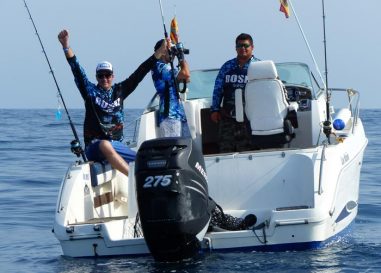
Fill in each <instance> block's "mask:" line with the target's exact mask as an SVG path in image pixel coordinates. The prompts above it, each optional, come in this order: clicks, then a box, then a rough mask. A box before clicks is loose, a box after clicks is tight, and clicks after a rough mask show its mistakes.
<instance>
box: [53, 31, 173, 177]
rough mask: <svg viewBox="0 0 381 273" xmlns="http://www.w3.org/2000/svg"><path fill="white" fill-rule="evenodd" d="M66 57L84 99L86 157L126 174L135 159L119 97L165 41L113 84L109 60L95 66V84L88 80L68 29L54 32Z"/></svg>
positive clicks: (124, 95) (134, 83) (132, 86)
mask: <svg viewBox="0 0 381 273" xmlns="http://www.w3.org/2000/svg"><path fill="white" fill-rule="evenodd" d="M58 40H59V42H60V43H61V45H62V47H63V50H64V53H65V56H66V59H67V61H68V63H69V65H70V67H71V70H72V72H73V75H74V80H75V83H76V85H77V87H78V89H79V91H80V93H81V96H82V98H83V100H84V101H85V108H86V114H85V121H84V126H83V129H84V133H83V135H84V141H85V152H86V156H87V158H88V159H89V160H93V161H102V160H105V159H106V160H108V161H109V162H110V164H111V165H112V166H113V167H114V168H115V169H117V170H119V171H120V172H122V173H124V174H125V175H128V162H131V161H133V160H135V156H136V153H135V152H134V151H133V150H131V149H130V148H128V147H127V146H126V145H124V144H123V143H122V142H121V141H122V140H123V121H124V112H123V101H124V99H126V98H127V96H128V95H130V94H131V93H132V91H134V90H135V88H136V87H137V86H138V84H139V83H140V82H141V81H142V80H143V78H144V77H145V75H146V74H147V73H148V72H149V71H150V69H151V68H152V67H153V66H154V65H155V63H156V61H157V60H158V59H160V58H161V56H162V55H163V54H165V53H166V50H167V49H166V48H165V45H163V46H162V47H160V48H158V50H156V52H155V54H153V55H152V56H150V57H149V58H148V59H147V60H146V61H144V62H143V63H142V64H141V65H140V66H139V67H138V68H137V69H136V70H135V72H134V73H132V74H131V75H130V77H129V78H127V79H126V80H124V81H122V82H120V83H116V84H113V79H114V70H113V67H112V65H111V63H109V62H106V61H104V62H101V63H99V64H98V65H97V67H96V79H97V84H94V83H92V82H90V81H89V80H88V78H87V76H86V74H85V71H84V69H83V68H82V67H81V66H80V64H79V62H78V60H77V57H76V56H75V55H74V52H73V50H72V49H71V47H70V46H69V32H68V31H67V30H62V31H61V32H60V33H59V34H58Z"/></svg>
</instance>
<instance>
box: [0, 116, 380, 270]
mask: <svg viewBox="0 0 381 273" xmlns="http://www.w3.org/2000/svg"><path fill="white" fill-rule="evenodd" d="M69 112H70V115H71V118H72V120H73V122H74V124H75V126H76V129H77V131H78V134H79V136H80V138H81V141H82V126H81V125H82V118H83V111H82V110H70V111H69ZM140 112H141V110H130V111H127V112H126V120H127V121H126V124H127V128H126V132H125V134H126V138H127V139H129V138H131V137H132V133H133V128H134V124H135V123H134V120H135V119H136V118H137V117H138V115H139V114H140ZM360 116H361V118H362V121H363V123H364V126H365V130H366V133H367V137H368V139H369V145H368V147H367V150H366V152H365V156H364V161H363V169H362V175H361V185H360V206H359V214H358V216H357V218H356V220H355V222H354V223H353V224H352V225H351V229H350V232H349V234H348V235H347V236H345V237H344V238H342V239H341V240H340V241H337V242H335V243H333V244H332V245H330V246H329V247H326V248H323V249H319V250H308V251H298V252H274V253H271V252H232V253H208V254H204V255H202V256H200V257H197V259H193V260H190V261H186V262H182V263H175V264H161V263H156V262H155V261H154V260H153V258H152V257H150V256H145V257H133V258H131V257H127V258H126V257H118V258H81V259H78V258H76V259H73V258H67V257H64V256H62V251H61V247H60V245H59V243H58V241H57V240H56V238H55V237H54V235H53V233H52V232H51V229H52V226H53V219H54V209H55V203H56V198H57V195H58V191H59V187H60V184H61V179H62V177H63V175H64V174H65V171H66V169H67V167H68V166H69V164H70V163H71V162H73V161H74V160H75V156H74V155H73V154H72V153H71V152H70V141H71V140H72V139H73V134H72V132H71V129H70V126H69V125H68V121H67V118H66V115H65V114H63V117H62V120H56V119H55V110H52V109H50V110H49V109H44V110H9V109H0V124H1V128H0V155H1V156H0V272H4V273H13V272H17V273H20V272H38V273H45V272H49V273H61V272H62V273H63V272H65V273H86V272H91V273H97V272H110V273H111V272H112V273H114V272H115V273H117V272H171V273H174V272H290V273H291V272H292V273H295V272H329V273H336V272H381V218H380V217H381V188H380V186H381V163H380V160H379V155H380V153H381V133H380V132H381V122H380V116H381V110H378V109H377V110H374V109H372V110H362V111H361V113H360Z"/></svg>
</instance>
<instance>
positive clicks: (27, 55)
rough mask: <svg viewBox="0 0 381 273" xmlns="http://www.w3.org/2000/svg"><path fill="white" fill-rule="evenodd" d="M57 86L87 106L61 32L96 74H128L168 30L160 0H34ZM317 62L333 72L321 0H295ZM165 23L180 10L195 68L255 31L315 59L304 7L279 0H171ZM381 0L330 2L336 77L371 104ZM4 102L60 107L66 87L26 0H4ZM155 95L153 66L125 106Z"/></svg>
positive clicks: (272, 54) (276, 55)
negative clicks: (109, 67)
mask: <svg viewBox="0 0 381 273" xmlns="http://www.w3.org/2000/svg"><path fill="white" fill-rule="evenodd" d="M27 4H28V7H29V9H30V11H31V13H32V16H33V19H34V22H35V24H36V26H37V29H38V33H39V35H40V38H41V40H42V42H43V45H44V48H45V51H46V53H47V55H48V59H49V62H50V64H51V66H52V68H53V72H54V75H55V77H56V79H57V82H58V86H59V88H60V90H61V93H62V95H63V98H64V100H65V104H66V106H67V107H68V108H83V101H82V99H81V96H80V95H79V92H78V90H77V88H76V86H75V84H74V81H73V76H72V74H71V71H70V68H69V66H68V64H67V62H66V60H65V57H64V54H63V51H62V48H61V45H60V43H59V42H58V40H57V34H58V32H59V31H60V30H62V29H64V28H65V29H68V30H69V33H70V45H71V48H72V49H73V50H74V53H75V54H76V55H77V57H78V59H79V61H80V63H81V65H82V66H83V67H84V68H85V70H86V72H87V75H88V77H89V79H90V80H91V81H94V82H95V67H96V65H97V63H98V62H100V61H103V60H108V61H110V62H111V63H112V64H113V66H114V72H115V81H116V82H118V81H122V80H124V79H125V78H127V77H128V76H129V75H130V74H131V73H132V72H133V71H134V70H135V69H136V68H137V67H138V66H139V65H140V63H142V62H143V61H144V60H145V59H147V58H148V57H149V56H150V55H151V54H152V53H153V47H154V44H155V43H156V41H157V40H159V39H161V38H162V37H163V23H162V16H161V12H160V5H159V0H135V1H132V0H128V1H127V0H108V1H99V0H65V1H57V0H50V1H42V0H27ZM292 4H293V6H294V8H295V11H296V14H297V16H298V18H299V21H300V23H301V26H302V28H303V30H304V33H305V35H306V37H307V39H308V42H309V45H310V47H311V49H312V51H313V54H314V56H315V59H316V60H317V64H318V66H319V68H320V70H321V72H322V73H323V75H324V69H325V68H324V67H325V66H324V50H323V28H322V9H321V6H322V1H321V0H292ZM162 7H163V13H164V19H165V24H166V26H167V30H168V31H169V28H170V20H171V19H172V17H173V16H174V15H176V18H177V21H178V24H179V36H180V40H181V41H182V42H183V43H184V45H185V47H186V48H189V49H190V54H189V55H186V58H187V61H188V63H189V66H190V68H191V70H195V69H206V68H219V67H221V65H222V64H223V63H224V62H225V61H227V60H229V59H231V58H233V57H235V55H236V52H235V47H234V46H235V44H234V41H235V38H236V36H237V35H238V34H240V33H242V32H246V33H249V34H251V35H252V36H253V38H254V45H255V49H254V55H255V56H256V57H258V58H260V59H262V60H274V61H275V62H288V61H297V62H305V63H307V64H308V65H309V66H310V67H311V68H314V64H313V62H312V59H311V57H310V54H309V52H308V50H307V47H306V45H305V42H304V40H303V37H302V35H301V32H300V30H299V27H298V25H297V23H296V19H295V14H293V13H292V14H291V15H290V18H289V19H286V18H285V16H284V14H283V13H281V12H280V11H279V1H278V0H187V1H185V0H162ZM380 12H381V1H380V0H363V1H347V0H334V1H332V0H331V1H329V0H327V1H325V13H326V37H327V60H328V69H327V71H328V85H329V87H332V88H333V87H337V88H354V89H356V90H358V91H359V92H360V94H361V106H362V108H381V99H380V97H381V88H380V84H379V82H378V80H379V78H380V74H381V73H380V72H381V71H380V70H381V69H380V63H381V54H380V48H381V47H380V45H381V33H380V26H381V16H380ZM0 36H1V45H0V49H1V50H0V60H1V63H0V75H2V79H1V83H2V84H1V86H0V92H1V99H0V108H57V107H58V97H57V88H56V85H55V83H54V80H53V77H52V75H51V73H50V69H49V67H48V64H47V61H46V59H45V56H44V55H43V53H42V49H41V46H40V44H39V41H38V38H37V36H36V34H35V31H34V29H33V26H32V23H31V20H30V19H29V15H28V13H27V10H26V8H25V6H24V2H23V0H0ZM153 94H154V87H153V84H152V79H151V76H150V74H148V75H147V76H146V77H145V79H144V80H143V82H142V83H141V84H140V85H139V87H138V88H137V89H136V90H135V91H134V92H133V93H132V94H131V95H130V96H129V97H128V98H127V99H126V101H125V108H127V109H128V108H144V107H145V106H146V105H147V103H148V101H149V99H150V98H151V97H152V95H153Z"/></svg>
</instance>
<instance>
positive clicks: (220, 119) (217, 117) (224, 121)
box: [211, 33, 259, 153]
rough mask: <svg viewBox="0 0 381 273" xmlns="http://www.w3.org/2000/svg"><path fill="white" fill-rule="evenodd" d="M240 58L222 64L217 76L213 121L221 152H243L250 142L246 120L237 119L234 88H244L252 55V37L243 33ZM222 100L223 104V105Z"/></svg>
mask: <svg viewBox="0 0 381 273" xmlns="http://www.w3.org/2000/svg"><path fill="white" fill-rule="evenodd" d="M235 47H236V51H237V57H236V58H234V59H231V60H229V61H227V62H226V63H224V64H223V66H222V67H221V68H220V71H219V73H218V75H217V78H216V82H215V85H214V91H213V102H212V106H211V112H212V113H211V120H212V121H213V122H216V123H219V144H220V152H221V153H225V152H236V151H243V150H244V149H245V148H247V147H248V146H249V144H250V138H249V135H248V134H247V129H246V125H245V123H239V122H237V121H236V120H235V90H236V89H239V88H240V89H244V88H245V85H246V82H247V69H248V67H249V64H250V62H255V61H259V59H257V58H256V57H254V55H253V50H254V44H253V38H252V37H251V36H250V35H249V34H246V33H241V34H240V35H238V36H237V38H236V41H235ZM221 102H222V107H221Z"/></svg>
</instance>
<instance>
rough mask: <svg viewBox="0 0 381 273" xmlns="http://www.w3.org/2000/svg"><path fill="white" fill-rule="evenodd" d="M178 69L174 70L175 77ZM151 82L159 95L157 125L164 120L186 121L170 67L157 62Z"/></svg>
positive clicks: (152, 72) (152, 71)
mask: <svg viewBox="0 0 381 273" xmlns="http://www.w3.org/2000/svg"><path fill="white" fill-rule="evenodd" d="M178 72H179V71H178V69H177V68H174V75H175V77H176V76H177V74H178ZM151 74H152V80H153V83H154V85H155V88H156V91H157V93H158V94H159V97H160V102H159V124H160V123H161V122H162V121H163V120H164V119H165V118H170V119H175V120H180V121H182V122H185V121H186V116H185V112H184V107H183V106H182V104H181V103H180V100H179V96H178V94H177V93H176V92H177V91H176V88H175V86H174V82H173V76H172V71H171V66H170V64H168V63H164V62H163V61H161V60H159V61H157V62H156V64H155V66H154V68H153V69H152V70H151Z"/></svg>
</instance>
